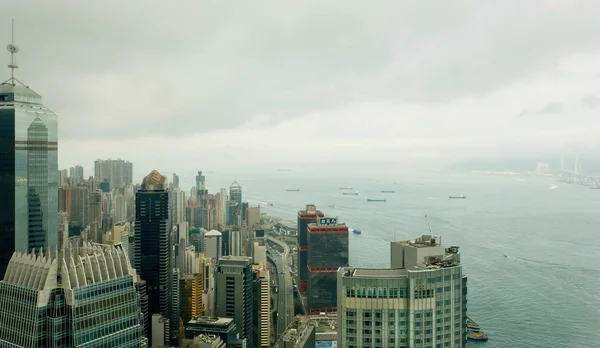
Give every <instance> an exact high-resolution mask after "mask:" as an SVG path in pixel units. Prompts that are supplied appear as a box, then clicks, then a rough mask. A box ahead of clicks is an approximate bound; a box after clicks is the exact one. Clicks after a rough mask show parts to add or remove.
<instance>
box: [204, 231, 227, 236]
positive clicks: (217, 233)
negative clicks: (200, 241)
mask: <svg viewBox="0 0 600 348" xmlns="http://www.w3.org/2000/svg"><path fill="white" fill-rule="evenodd" d="M222 235H223V234H222V233H221V232H219V231H217V230H211V231H210V232H208V233H206V234H205V235H204V236H205V237H214V236H219V237H220V236H222Z"/></svg>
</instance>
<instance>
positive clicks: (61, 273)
mask: <svg viewBox="0 0 600 348" xmlns="http://www.w3.org/2000/svg"><path fill="white" fill-rule="evenodd" d="M80 251H84V252H85V253H84V254H81V255H80V254H76V253H67V255H63V256H60V257H58V255H56V254H55V253H52V254H51V253H43V252H41V251H40V253H39V254H34V253H33V252H32V253H30V254H22V253H19V252H15V253H14V254H13V257H12V258H11V261H10V263H9V265H8V268H7V272H6V274H5V276H4V280H2V281H0V346H3V347H117V346H118V347H132V348H133V347H146V346H147V341H146V339H145V338H144V337H143V336H142V332H143V328H142V325H141V322H140V320H141V315H140V298H139V296H138V293H137V291H136V287H135V280H136V274H135V270H134V269H133V268H131V266H130V264H129V259H128V258H127V255H126V254H125V253H124V252H123V250H122V249H119V248H114V247H103V246H91V245H88V246H87V247H86V248H81V249H80ZM59 265H60V268H59Z"/></svg>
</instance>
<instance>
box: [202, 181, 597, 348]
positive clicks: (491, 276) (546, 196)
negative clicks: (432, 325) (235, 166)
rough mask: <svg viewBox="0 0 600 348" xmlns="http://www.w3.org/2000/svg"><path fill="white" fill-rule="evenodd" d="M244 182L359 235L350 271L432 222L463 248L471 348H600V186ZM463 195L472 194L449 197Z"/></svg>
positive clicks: (282, 208) (288, 212)
mask: <svg viewBox="0 0 600 348" xmlns="http://www.w3.org/2000/svg"><path fill="white" fill-rule="evenodd" d="M219 176H220V178H219V179H220V180H223V178H222V177H221V175H220V174H219ZM209 180H210V178H207V181H209ZM238 181H239V182H240V184H241V185H242V187H243V189H244V199H245V200H248V201H250V202H253V203H260V204H261V211H262V212H263V213H267V214H269V215H273V216H278V217H281V218H283V219H286V220H290V221H295V220H296V213H297V211H298V210H300V209H301V208H303V207H304V205H305V204H307V203H312V204H316V205H317V208H318V209H320V210H321V211H323V212H324V213H325V215H326V216H330V217H336V216H337V217H338V218H339V220H340V221H341V222H345V223H346V224H347V225H348V226H349V227H350V228H357V229H360V230H361V231H362V234H350V236H349V238H350V264H351V265H352V266H355V267H389V260H390V255H389V250H390V247H389V242H390V241H391V240H393V239H410V238H412V237H415V236H418V235H420V234H422V233H428V229H429V227H428V223H427V221H426V220H425V215H427V216H428V220H429V224H430V225H431V229H432V231H433V233H434V234H439V235H441V236H442V242H443V243H444V244H445V245H448V246H449V245H458V246H460V250H461V254H462V263H463V265H464V272H465V273H466V274H467V276H468V287H469V295H468V301H469V302H468V313H469V315H470V316H471V317H472V318H473V319H475V320H476V321H477V322H478V323H479V324H480V325H481V327H482V329H483V330H484V331H485V332H486V333H487V334H488V336H489V341H487V342H470V343H469V346H470V347H474V346H475V347H478V346H485V347H488V348H496V347H497V348H501V347H502V348H504V347H600V331H598V330H597V328H598V327H599V326H600V234H599V233H600V209H599V208H600V191H598V190H589V189H587V188H586V187H583V186H575V185H567V184H562V183H557V182H556V179H555V178H551V177H541V178H540V177H526V176H493V175H484V174H477V173H461V172H439V171H438V172H430V173H420V174H414V175H407V174H404V175H398V176H394V175H390V174H388V175H387V176H383V175H382V176H381V177H369V178H360V177H354V178H350V177H344V176H337V177H335V178H334V177H331V176H330V177H329V178H327V177H324V178H319V177H315V175H314V174H313V175H304V174H303V175H300V173H296V172H275V173H263V174H253V175H247V176H246V177H244V178H242V176H239V175H238ZM215 184H218V185H221V187H228V185H227V186H224V185H225V182H224V181H223V182H218V183H215ZM553 184H556V185H557V186H558V187H556V188H554V189H551V188H550V186H551V185H553ZM348 185H351V186H352V187H353V189H354V190H356V191H358V192H359V195H357V196H351V195H343V194H342V192H344V191H343V190H340V189H339V188H340V187H346V186H348ZM289 188H294V189H296V188H298V189H299V191H294V192H289V191H286V189H289ZM213 190H216V187H215V188H214V189H213ZM382 190H393V191H395V193H382V192H381V191H382ZM461 194H464V195H465V196H467V199H449V198H448V197H449V196H451V195H461ZM368 198H370V199H384V198H385V199H386V202H385V203H384V202H367V199H368ZM268 203H271V204H273V206H268V205H267V204H268ZM330 205H335V208H330V207H329V206H330Z"/></svg>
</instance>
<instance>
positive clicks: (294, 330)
mask: <svg viewBox="0 0 600 348" xmlns="http://www.w3.org/2000/svg"><path fill="white" fill-rule="evenodd" d="M309 324H310V317H308V316H306V315H297V316H296V317H295V318H294V320H293V321H292V322H291V323H290V325H289V326H288V327H287V328H286V329H285V331H284V332H283V334H282V335H281V340H282V341H283V342H296V341H297V340H299V339H300V338H301V336H302V335H303V334H304V332H305V330H306V329H307V328H308V325H309Z"/></svg>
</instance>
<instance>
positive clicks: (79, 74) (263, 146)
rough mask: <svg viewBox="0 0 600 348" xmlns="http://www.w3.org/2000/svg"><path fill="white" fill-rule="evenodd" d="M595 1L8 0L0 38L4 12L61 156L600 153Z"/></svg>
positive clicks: (223, 160) (177, 159)
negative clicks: (49, 115) (54, 118)
mask: <svg viewBox="0 0 600 348" xmlns="http://www.w3.org/2000/svg"><path fill="white" fill-rule="evenodd" d="M34 4H35V5H34ZM599 13H600V3H599V2H596V1H561V0H557V1H450V2H449V1H437V2H402V1H371V2H367V1H306V0H303V1H296V2H291V1H289V2H288V1H258V2H256V1H239V2H224V1H177V2H172V3H170V2H164V1H162V2H156V1H101V2H100V1H98V2H91V1H41V0H40V1H16V0H15V1H13V0H7V1H5V2H4V3H3V5H2V11H1V12H0V40H1V41H2V42H5V43H8V42H9V41H10V19H11V18H15V20H16V25H17V32H16V40H17V44H18V45H19V47H20V49H21V52H20V53H19V55H18V63H19V65H20V67H21V68H20V70H19V71H18V73H17V76H18V78H20V79H21V80H22V81H24V82H26V83H27V84H29V85H30V86H31V87H32V88H33V89H34V90H36V91H37V92H38V93H40V94H41V95H42V96H43V97H44V99H45V104H46V105H47V106H48V107H50V108H51V109H53V110H54V111H55V112H56V113H57V114H58V115H59V141H60V153H59V156H60V166H61V167H67V166H72V165H75V164H83V165H84V166H85V167H86V168H89V166H90V165H91V163H92V161H93V160H94V159H95V158H98V157H102V158H104V157H113V158H115V157H121V158H125V159H130V160H132V161H134V162H135V164H136V167H137V168H140V170H142V171H145V170H146V169H147V168H152V167H154V166H156V167H159V166H160V167H164V165H163V164H162V163H168V164H169V165H170V166H172V167H174V171H175V170H177V168H185V169H186V170H187V168H188V166H189V162H193V163H194V166H195V167H219V166H224V165H229V166H232V165H236V164H238V165H248V164H258V163H261V162H266V163H273V164H275V163H278V162H281V163H289V162H291V160H293V158H297V159H298V160H300V161H310V160H319V159H321V160H322V159H332V158H336V159H340V160H351V159H353V160H366V159H372V160H380V161H386V160H390V161H410V160H415V161H432V160H434V161H440V162H443V163H447V162H452V161H454V160H464V159H469V158H481V157H498V156H511V155H523V154H531V155H534V156H537V155H539V156H542V155H557V156H558V155H560V154H561V153H565V152H570V153H579V154H599V153H600V151H598V150H599V141H598V138H599V137H598V134H600V122H599V121H598V116H599V112H600V108H599V107H598V106H599V105H600V39H599V38H598V33H600V21H599V20H598V14H599ZM4 60H5V61H6V62H8V54H7V53H5V59H4ZM4 71H5V73H4V74H5V75H7V74H8V72H7V70H4ZM156 156H157V157H156ZM292 156H295V157H293V158H292ZM157 161H158V162H161V164H155V163H156V162H157ZM182 162H188V163H186V164H181V163H182ZM178 163H180V164H179V165H178ZM178 166H179V167H178Z"/></svg>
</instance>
